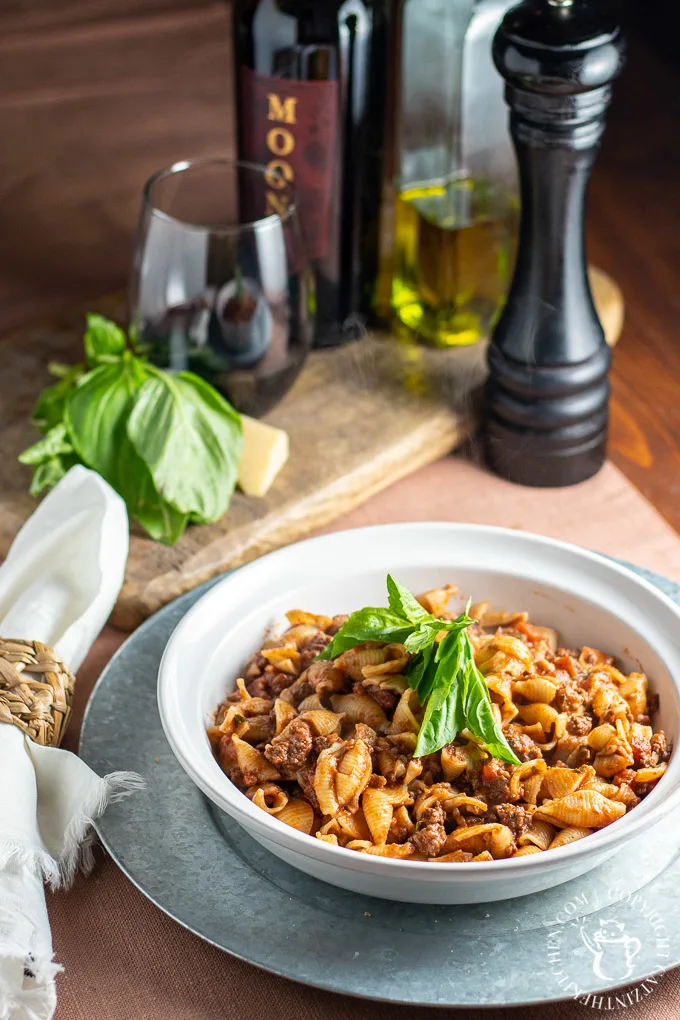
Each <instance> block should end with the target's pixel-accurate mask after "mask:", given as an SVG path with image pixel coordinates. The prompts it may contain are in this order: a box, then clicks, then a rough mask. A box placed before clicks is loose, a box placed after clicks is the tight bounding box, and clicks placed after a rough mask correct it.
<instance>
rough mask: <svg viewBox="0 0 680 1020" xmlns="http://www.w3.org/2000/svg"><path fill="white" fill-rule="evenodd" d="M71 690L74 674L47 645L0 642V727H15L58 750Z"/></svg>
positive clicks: (16, 641)
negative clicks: (7, 724)
mask: <svg viewBox="0 0 680 1020" xmlns="http://www.w3.org/2000/svg"><path fill="white" fill-rule="evenodd" d="M26 674H28V675H26ZM74 686H75V677H74V675H73V673H72V672H71V670H70V669H69V668H68V666H67V665H66V664H65V663H63V662H62V661H61V659H60V658H59V656H58V655H57V654H56V653H55V651H54V650H53V649H52V648H50V647H49V645H44V644H42V643H41V642H40V641H23V640H18V639H17V640H14V641H10V640H8V639H6V638H0V723H5V722H7V723H14V725H15V726H18V727H19V728H20V729H22V730H23V731H24V733H26V735H27V736H29V737H30V738H31V739H32V740H34V741H35V742H36V744H49V745H51V746H52V747H58V746H59V744H60V743H61V738H62V736H63V735H64V733H65V731H66V727H67V726H68V722H69V719H70V717H71V708H72V705H73V689H74Z"/></svg>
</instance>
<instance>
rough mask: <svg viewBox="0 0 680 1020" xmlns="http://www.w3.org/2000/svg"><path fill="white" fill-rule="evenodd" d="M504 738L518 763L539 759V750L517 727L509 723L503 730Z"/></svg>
mask: <svg viewBox="0 0 680 1020" xmlns="http://www.w3.org/2000/svg"><path fill="white" fill-rule="evenodd" d="M504 732H505V737H506V739H507V741H508V743H509V744H510V747H511V748H512V749H513V751H514V752H515V754H516V755H517V757H518V758H519V760H520V761H534V759H536V758H540V757H541V749H540V747H539V746H538V744H536V743H535V742H534V741H533V740H532V739H531V737H528V736H527V735H526V733H523V732H522V730H521V729H520V727H519V726H517V725H516V724H515V723H510V724H509V726H506V728H505V731H504Z"/></svg>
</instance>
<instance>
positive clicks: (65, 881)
mask: <svg viewBox="0 0 680 1020" xmlns="http://www.w3.org/2000/svg"><path fill="white" fill-rule="evenodd" d="M145 786H146V782H145V781H144V779H143V778H142V776H140V775H138V774H137V773H136V772H110V773H109V775H108V776H104V778H103V779H101V780H100V782H99V783H98V784H97V786H96V787H95V788H94V790H93V792H92V794H91V795H90V796H89V797H87V798H86V799H85V800H84V801H83V803H82V804H81V806H80V810H79V811H78V812H77V813H76V814H75V815H74V816H73V818H72V819H71V821H70V823H69V825H68V828H67V829H66V832H65V833H64V846H63V849H62V852H61V854H60V856H59V862H58V867H57V876H56V880H55V878H54V877H52V876H51V875H50V876H45V880H46V881H48V882H49V884H50V887H51V888H52V889H58V888H60V887H62V886H65V887H66V888H68V887H69V886H70V885H72V883H73V880H74V879H75V877H76V872H77V871H79V870H80V871H82V872H83V873H84V874H86V875H89V873H90V872H91V871H92V868H93V867H94V845H95V843H96V842H97V834H96V832H95V831H94V823H95V821H96V820H97V819H98V818H99V816H100V815H102V814H103V813H104V811H106V808H107V807H108V805H109V804H115V803H116V802H117V801H119V800H123V799H124V798H125V797H129V796H130V794H131V793H135V792H136V791H137V790H143V789H144V788H145ZM50 860H53V859H52V858H50ZM53 863H54V862H53Z"/></svg>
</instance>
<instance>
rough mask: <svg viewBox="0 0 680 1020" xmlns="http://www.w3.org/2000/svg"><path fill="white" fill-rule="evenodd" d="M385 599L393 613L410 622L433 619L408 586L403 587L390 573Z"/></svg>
mask: <svg viewBox="0 0 680 1020" xmlns="http://www.w3.org/2000/svg"><path fill="white" fill-rule="evenodd" d="M387 600H388V605H389V607H390V609H391V610H392V612H393V613H397V614H398V615H400V616H403V617H405V618H406V619H407V620H410V622H411V623H422V622H423V621H425V620H432V619H433V617H432V616H431V615H430V613H428V611H427V610H426V609H424V608H423V607H422V606H421V604H420V602H418V600H417V599H416V598H415V597H414V596H413V595H412V594H411V592H410V591H409V590H408V588H404V586H403V585H402V584H399V583H398V582H397V581H395V580H394V578H393V577H392V575H391V574H388V575H387Z"/></svg>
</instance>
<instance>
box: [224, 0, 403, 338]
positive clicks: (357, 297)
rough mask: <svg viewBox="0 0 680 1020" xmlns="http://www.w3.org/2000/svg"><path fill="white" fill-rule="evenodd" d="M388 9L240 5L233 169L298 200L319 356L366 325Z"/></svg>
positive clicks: (384, 120)
mask: <svg viewBox="0 0 680 1020" xmlns="http://www.w3.org/2000/svg"><path fill="white" fill-rule="evenodd" d="M390 8H391V3H390V0H342V2H341V0H235V2H234V39H235V47H234V57H235V66H236V109H237V127H238V154H239V158H240V159H245V160H250V161H252V162H254V163H260V164H263V165H265V166H267V167H268V168H270V170H271V185H272V186H271V189H270V193H269V195H268V198H267V201H268V208H270V210H271V211H272V212H283V211H284V210H283V209H282V208H281V201H280V195H279V194H278V193H277V187H276V185H277V183H278V182H280V181H287V182H289V183H291V184H292V185H293V187H294V188H295V189H296V191H297V194H298V200H299V211H300V220H301V224H302V231H303V235H304V239H305V243H306V249H307V254H308V256H309V258H310V260H311V262H312V266H313V268H314V274H315V278H316V322H317V327H316V345H317V346H321V347H323V346H333V345H336V344H339V343H343V342H344V341H346V340H349V339H353V338H354V337H356V336H357V335H358V334H360V333H361V332H362V330H363V326H364V325H365V323H366V322H367V321H368V320H369V319H370V318H371V309H372V304H373V300H374V291H375V287H376V282H377V274H378V249H379V235H380V226H379V224H380V206H381V195H382V188H383V174H384V159H385V147H386V133H387V129H388V103H387V101H388V96H387V91H388V90H387V75H388V68H387V64H388V59H387V57H388V46H389V44H390V41H389V26H390Z"/></svg>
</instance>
